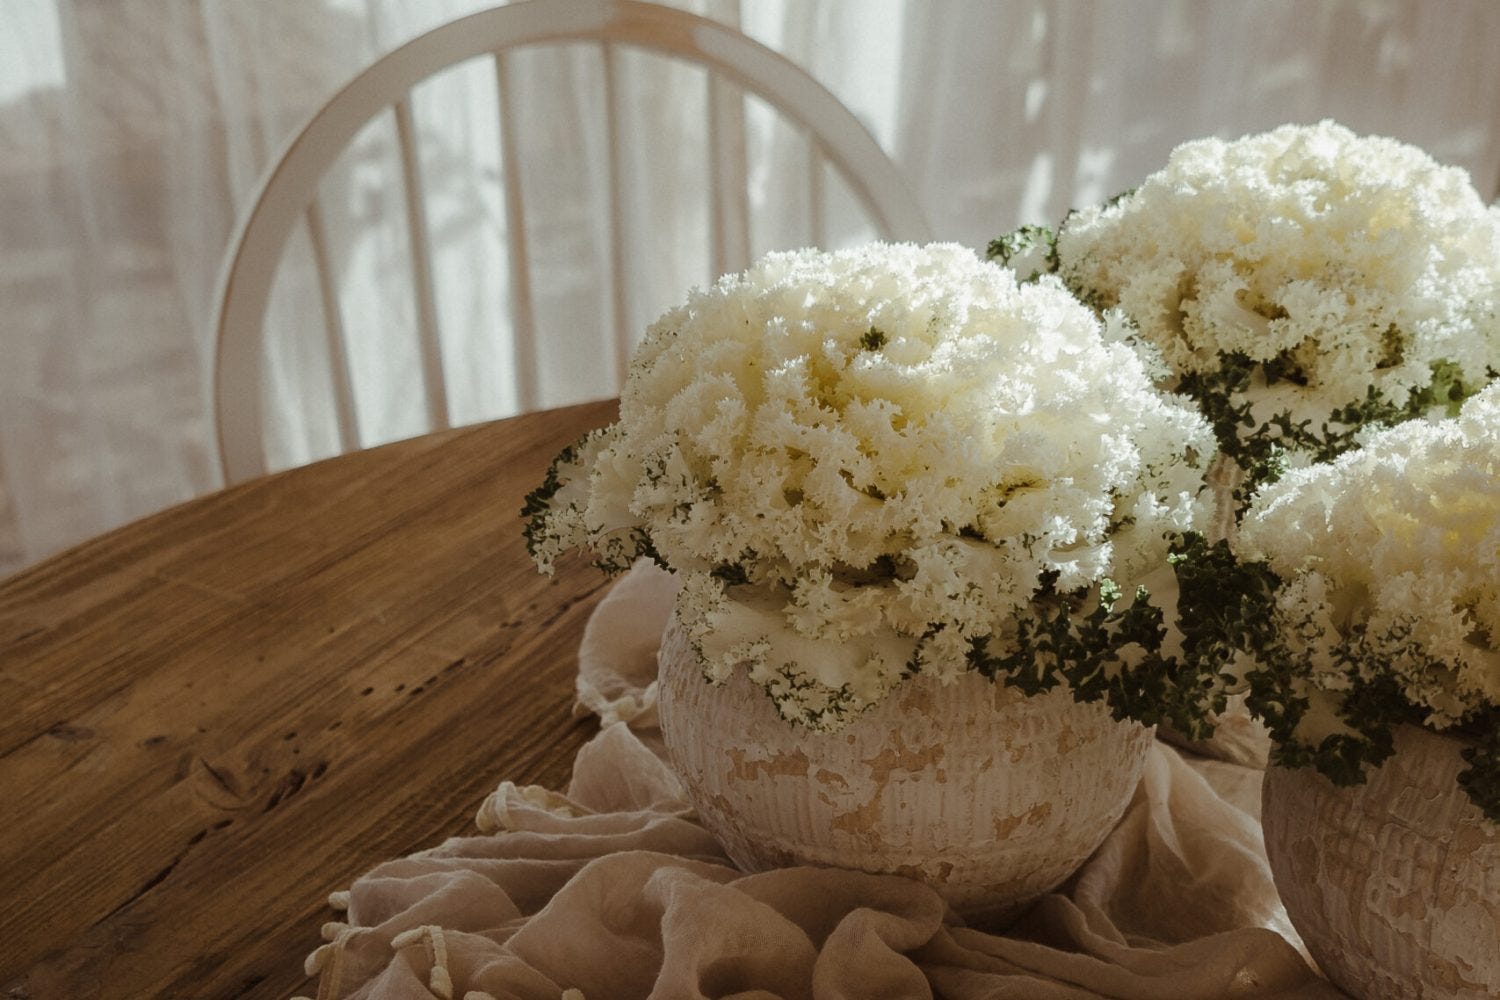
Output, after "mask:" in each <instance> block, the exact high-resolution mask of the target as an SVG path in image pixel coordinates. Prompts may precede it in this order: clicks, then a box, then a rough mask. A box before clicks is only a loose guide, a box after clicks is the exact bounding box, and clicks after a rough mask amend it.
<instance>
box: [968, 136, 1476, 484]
mask: <svg viewBox="0 0 1500 1000" xmlns="http://www.w3.org/2000/svg"><path fill="white" fill-rule="evenodd" d="M990 252H991V255H992V256H993V257H996V258H998V259H1000V260H1001V261H1002V262H1006V263H1009V264H1010V265H1011V266H1014V267H1015V268H1016V269H1017V270H1018V271H1021V272H1023V273H1030V274H1033V275H1034V274H1038V273H1045V272H1056V273H1057V274H1058V275H1059V276H1060V277H1061V278H1062V279H1063V281H1064V282H1065V283H1066V284H1067V286H1068V287H1069V288H1070V289H1072V290H1073V291H1074V292H1075V294H1077V295H1078V296H1079V297H1080V298H1081V299H1082V300H1083V301H1085V302H1087V303H1089V304H1090V305H1093V306H1094V307H1095V308H1096V309H1098V310H1100V311H1101V312H1104V311H1110V310H1117V311H1118V312H1119V313H1120V314H1121V315H1122V316H1123V317H1124V320H1125V322H1126V323H1128V325H1129V326H1130V327H1131V328H1132V329H1131V332H1130V336H1131V338H1132V339H1133V340H1134V341H1136V342H1137V343H1138V344H1139V345H1140V346H1141V347H1142V348H1143V349H1144V350H1145V351H1147V352H1148V353H1149V354H1150V355H1151V356H1152V357H1153V358H1154V359H1155V361H1156V363H1157V364H1158V365H1159V366H1160V367H1159V373H1160V374H1161V375H1162V376H1163V378H1164V381H1165V384H1166V385H1167V387H1168V388H1171V389H1173V390H1175V391H1177V392H1181V393H1183V394H1186V395H1188V396H1190V397H1192V398H1193V399H1194V400H1195V401H1196V402H1197V403H1198V405H1199V408H1200V410H1201V412H1203V414H1204V415H1205V416H1206V417H1207V418H1208V419H1209V420H1210V422H1211V423H1212V424H1213V425H1214V430H1215V433H1216V436H1217V438H1218V443H1219V447H1220V449H1221V451H1222V452H1223V453H1224V454H1225V455H1227V456H1229V457H1231V458H1233V459H1234V461H1235V462H1236V463H1237V464H1238V465H1239V466H1240V467H1241V468H1242V469H1244V470H1245V471H1246V473H1247V474H1248V481H1247V482H1246V483H1245V485H1244V486H1243V488H1242V489H1241V490H1240V492H1239V498H1240V499H1241V500H1244V499H1245V498H1248V496H1249V494H1250V492H1251V491H1252V490H1253V488H1254V486H1255V485H1257V484H1258V483H1260V482H1263V481H1268V480H1272V479H1274V478H1276V476H1277V475H1279V474H1280V473H1281V472H1282V471H1284V469H1285V468H1287V467H1296V466H1297V465H1300V464H1307V463H1309V462H1314V461H1325V460H1327V459H1329V458H1333V457H1335V456H1336V455H1338V454H1340V453H1342V452H1343V451H1346V450H1348V449H1349V448H1351V447H1354V446H1356V445H1357V444H1358V443H1359V441H1360V439H1361V438H1362V436H1363V435H1364V434H1365V433H1367V432H1368V430H1369V429H1371V428H1374V427H1380V426H1388V425H1391V424H1395V423H1399V422H1401V421H1403V420H1407V419H1411V418H1414V417H1418V416H1423V415H1425V414H1428V413H1431V412H1441V411H1447V412H1451V409H1452V408H1454V407H1456V405H1457V404H1458V403H1459V402H1461V401H1462V399H1464V398H1465V397H1466V396H1468V395H1470V394H1472V393H1473V392H1474V391H1475V390H1476V389H1478V388H1479V387H1481V386H1483V385H1484V384H1485V383H1486V382H1488V381H1489V379H1491V378H1492V377H1494V375H1495V372H1496V369H1497V368H1500V321H1497V306H1500V209H1495V208H1487V207H1486V206H1485V204H1484V203H1483V201H1482V200H1481V199H1480V197H1479V195H1478V193H1477V192H1476V191H1475V190H1474V187H1473V185H1472V183H1470V180H1469V177H1468V174H1467V173H1466V172H1464V171H1463V170H1461V169H1459V168H1455V167H1447V166H1442V165H1440V164H1438V163H1437V162H1435V161H1434V160H1433V159H1432V158H1431V157H1430V156H1428V155H1427V154H1426V153H1424V152H1423V151H1421V150H1419V149H1416V148H1415V147H1412V146H1409V145H1405V144H1403V143H1400V142H1397V141H1395V140H1392V139H1386V138H1378V137H1360V136H1356V135H1355V134H1354V133H1352V132H1350V131H1349V130H1348V129H1346V128H1344V127H1342V126H1340V125H1337V124H1335V123H1333V122H1327V121H1325V122H1322V123H1320V124H1317V125H1311V126H1303V125H1287V126H1283V127H1281V128H1278V129H1275V130H1273V131H1271V132H1267V133H1264V134H1261V135H1252V136H1247V137H1244V138H1241V139H1238V140H1235V141H1232V142H1226V141H1223V140H1220V139H1202V140H1198V141H1194V142H1189V143H1186V144H1184V145H1182V146H1180V147H1178V148H1177V149H1176V151H1174V152H1173V154H1172V156H1171V158H1170V160H1169V161H1168V163H1167V165H1166V167H1165V168H1163V169H1162V170H1160V171H1158V172H1157V173H1155V174H1152V175H1151V176H1150V177H1149V178H1147V179H1146V181H1145V182H1144V183H1143V184H1142V185H1141V186H1140V187H1139V188H1138V189H1136V190H1135V191H1133V192H1129V193H1127V194H1125V195H1123V196H1121V197H1119V198H1116V199H1114V200H1113V201H1111V202H1109V203H1107V204H1105V205H1100V206H1095V207H1092V208H1085V209H1082V210H1080V211H1076V212H1074V213H1072V214H1071V215H1069V216H1068V217H1067V219H1065V220H1064V221H1063V223H1062V224H1061V226H1060V227H1059V229H1058V232H1057V234H1056V236H1055V237H1054V236H1053V234H1052V233H1051V232H1049V231H1047V230H1045V229H1041V228H1038V227H1027V228H1025V229H1023V230H1020V231H1018V232H1016V233H1013V234H1011V235H1009V236H1007V237H1003V238H1001V239H999V240H996V241H995V242H994V243H993V244H991V248H990Z"/></svg>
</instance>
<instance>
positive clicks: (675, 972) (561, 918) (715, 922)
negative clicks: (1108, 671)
mask: <svg viewBox="0 0 1500 1000" xmlns="http://www.w3.org/2000/svg"><path fill="white" fill-rule="evenodd" d="M673 592H674V587H673V581H672V578H671V577H670V576H669V575H667V574H666V573H663V572H662V571H660V570H657V569H655V568H652V567H649V566H638V567H637V568H636V569H635V570H633V571H632V572H631V573H629V574H628V575H627V576H625V577H624V578H622V579H621V580H620V581H619V582H618V583H617V584H616V585H615V587H614V589H613V590H612V591H611V592H610V593H609V595H608V596H607V597H606V598H605V599H604V601H603V602H602V603H601V604H600V605H599V607H598V609H597V610H596V611H595V612H594V615H593V618H592V619H591V620H590V622H589V625H588V628H587V630H586V631H585V634H584V638H583V644H582V647H581V649H580V656H579V659H580V664H579V677H578V694H579V703H580V704H581V705H583V706H585V707H586V708H588V709H590V710H592V711H593V712H595V713H597V714H598V715H599V717H600V721H601V723H602V726H603V728H602V731H601V732H600V733H599V735H598V736H597V737H595V738H594V739H593V740H592V741H591V742H590V743H588V744H587V745H586V746H584V748H583V749H582V750H580V751H579V753H578V756H577V759H576V760H575V761H574V768H573V779H572V782H571V784H569V786H568V789H567V791H566V792H565V793H558V792H554V791H550V790H547V789H543V788H540V787H536V786H532V787H525V788H521V787H517V786H516V785H514V784H512V783H510V782H502V783H501V784H500V786H499V788H498V789H496V791H495V792H494V793H493V794H492V795H490V796H489V798H488V799H486V800H485V802H484V804H483V805H482V807H481V808H480V810H479V815H478V818H477V825H478V830H479V832H478V834H477V835H475V836H471V837H457V838H454V839H451V840H449V841H447V842H446V843H444V844H442V845H441V846H438V847H435V848H433V849H431V850H427V851H423V852H421V853H418V854H414V855H412V856H410V857H407V858H401V859H399V860H395V861H388V862H386V863H384V864H382V865H379V866H378V867H376V868H375V869H374V870H373V871H371V872H369V873H368V874H366V875H365V876H363V877H362V878H360V879H359V880H358V881H356V882H355V883H354V885H353V886H352V887H351V888H350V889H349V891H347V892H336V893H334V894H333V896H332V897H331V898H330V902H331V903H332V905H333V906H334V907H335V908H336V909H341V910H344V911H345V912H344V913H343V914H342V918H343V919H341V920H337V921H332V922H330V923H328V924H327V925H325V927H324V929H323V932H324V937H325V939H327V940H328V943H327V944H325V945H324V946H322V947H320V948H318V949H317V951H315V952H313V954H312V955H310V956H309V958H308V969H309V974H314V973H316V974H318V975H319V981H318V997H319V1000H331V998H335V997H360V998H366V997H368V998H381V1000H386V998H389V1000H396V998H401V1000H408V998H410V1000H430V998H432V997H434V996H437V997H442V998H445V1000H510V998H517V1000H519V998H525V1000H532V998H537V1000H543V998H545V1000H559V998H564V1000H613V998H630V997H651V998H661V1000H668V998H672V1000H676V998H698V997H735V998H740V1000H752V998H754V1000H773V998H785V1000H794V998H795V1000H804V998H805V1000H854V998H862V997H881V998H907V997H911V998H918V997H934V996H936V997H952V998H958V1000H967V998H981V997H983V998H1017V1000H1052V998H1057V1000H1064V998H1065V1000H1083V998H1094V997H1119V998H1129V1000H1175V998H1182V1000H1198V998H1201V1000H1221V998H1226V997H1236V998H1282V1000H1292V998H1296V1000H1314V998H1318V1000H1331V998H1339V997H1343V996H1344V994H1342V993H1340V992H1339V991H1337V990H1335V989H1334V988H1332V987H1331V986H1329V985H1328V983H1327V982H1325V981H1324V980H1322V979H1321V978H1319V977H1318V976H1317V975H1316V974H1315V973H1314V972H1313V971H1312V970H1311V969H1310V968H1309V966H1308V964H1307V962H1306V961H1305V959H1304V958H1303V957H1302V955H1301V954H1300V953H1299V948H1300V944H1293V943H1291V942H1295V941H1296V936H1295V933H1294V932H1293V931H1292V929H1291V926H1290V924H1289V923H1288V922H1287V918H1286V913H1285V911H1284V910H1283V909H1282V907H1281V904H1280V902H1279V901H1278V899H1277V896H1276V890H1275V888H1274V886H1273V885H1272V882H1271V874H1270V870H1269V868H1268V867H1267V864H1266V858H1265V849H1264V846H1263V844H1262V839H1261V829H1260V822H1259V818H1258V817H1259V810H1260V807H1259V798H1260V772H1259V771H1257V770H1255V769H1253V768H1248V767H1241V766H1239V765H1235V764H1228V763H1223V762H1218V761H1188V760H1185V759H1184V758H1183V757H1182V756H1181V755H1179V754H1178V753H1177V752H1176V751H1175V750H1173V749H1172V748H1171V747H1168V746H1166V745H1165V744H1163V743H1161V742H1158V743H1157V744H1156V746H1155V747H1154V748H1153V750H1152V752H1151V755H1150V757H1149V758H1148V760H1147V764H1146V769H1145V773H1144V774H1143V775H1142V777H1141V781H1140V785H1139V787H1138V788H1137V789H1136V792H1135V796H1134V799H1133V800H1132V802H1131V804H1130V806H1129V808H1128V809H1127V811H1126V813H1125V815H1124V817H1123V818H1122V819H1121V821H1120V823H1119V825H1118V827H1116V829H1115V830H1114V831H1113V832H1112V833H1111V834H1110V836H1109V837H1108V839H1106V840H1105V841H1104V843H1103V845H1102V846H1101V847H1100V848H1099V850H1098V851H1097V852H1096V853H1095V854H1094V856H1093V857H1092V858H1091V859H1090V860H1089V861H1088V862H1087V863H1086V864H1085V865H1084V866H1083V868H1082V869H1081V870H1080V871H1079V872H1078V873H1077V874H1076V875H1075V876H1074V877H1073V878H1072V879H1070V880H1069V881H1068V882H1066V883H1064V884H1063V885H1062V886H1061V887H1060V888H1059V889H1058V891H1056V892H1054V893H1051V894H1049V895H1047V896H1044V897H1043V898H1042V899H1041V900H1040V901H1039V902H1038V903H1037V904H1036V905H1035V906H1034V907H1032V908H1031V909H1030V910H1029V911H1028V912H1027V913H1026V914H1025V915H1023V916H1022V917H1021V918H1020V920H1019V921H1018V922H1017V923H1015V924H1013V925H1011V926H1010V927H1007V928H1004V929H1000V930H997V929H993V928H979V927H969V926H966V925H965V924H964V922H963V920H962V919H961V918H959V917H957V916H956V915H954V914H953V913H952V912H950V911H948V910H947V908H946V907H945V906H944V904H943V901H942V900H941V899H940V898H939V897H938V896H937V894H936V893H934V892H933V891H932V890H931V889H929V888H927V887H926V886H924V885H921V884H920V883H917V882H914V881H911V880H908V879H905V878H901V877H898V876H894V875H868V874H863V873H859V872H850V871H841V870H837V869H824V868H788V869H782V870H778V871H770V872H764V873H761V874H745V873H744V872H741V871H737V870H736V869H735V868H734V867H733V865H732V863H731V862H729V861H728V860H727V859H726V858H725V856H724V855H723V853H722V852H721V851H720V849H719V846H718V845H717V844H716V843H715V842H714V839H713V837H711V836H710V835H709V834H708V833H707V832H706V831H705V830H704V829H703V828H702V827H701V826H699V825H698V823H697V822H696V821H695V817H694V814H693V811H692V809H691V807H689V806H688V804H687V803H686V802H685V801H684V799H683V797H682V791H681V788H680V786H679V784H678V781H677V778H676V777H675V776H674V774H673V773H672V771H671V769H670V767H669V766H668V765H667V764H666V763H665V762H664V760H663V757H662V748H661V739H660V734H659V732H658V731H657V728H656V706H655V699H656V649H657V642H658V639H659V638H660V636H661V632H662V628H663V626H664V624H665V622H666V619H667V614H668V612H669V610H670V607H671V602H672V596H673Z"/></svg>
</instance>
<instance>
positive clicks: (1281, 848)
mask: <svg viewBox="0 0 1500 1000" xmlns="http://www.w3.org/2000/svg"><path fill="white" fill-rule="evenodd" d="M1462 749H1463V744H1462V743H1460V742H1459V741H1458V740H1456V739H1454V738H1452V737H1448V736H1441V735H1438V734H1436V733H1431V732H1428V731H1427V730H1424V729H1418V728H1415V727H1403V728H1402V729H1400V730H1398V731H1397V733H1396V753H1395V755H1394V756H1393V757H1391V758H1390V759H1389V760H1387V761H1386V762H1385V764H1384V765H1383V766H1382V767H1381V768H1380V769H1379V770H1377V771H1374V772H1373V773H1372V774H1371V775H1370V776H1369V780H1368V781H1367V782H1366V783H1365V784H1363V785H1359V786H1355V787H1352V788H1339V787H1337V786H1335V785H1334V784H1333V783H1332V782H1331V781H1329V780H1328V779H1327V778H1325V777H1323V776H1322V775H1321V774H1319V773H1317V772H1316V771H1314V770H1313V769H1312V768H1298V769H1295V770H1292V769H1288V768H1281V767H1272V768H1270V769H1269V770H1268V771H1267V772H1266V782H1265V790H1264V797H1263V800H1262V804H1261V805H1262V812H1263V822H1264V824H1265V833H1266V854H1267V855H1268V856H1269V858H1270V861H1271V871H1272V874H1273V875H1274V876H1275V878H1276V888H1277V890H1278V891H1279V892H1280V893H1281V899H1282V902H1284V903H1285V904H1286V909H1287V913H1288V915H1289V916H1290V917H1291V918H1292V923H1293V924H1294V925H1295V926H1296V928H1297V932H1298V933H1299V934H1301V935H1302V939H1303V941H1304V942H1305V943H1306V944H1307V950H1308V951H1309V952H1310V953H1311V954H1312V956H1313V958H1314V959H1316V960H1317V962H1318V965H1319V966H1320V967H1321V968H1322V969H1323V972H1324V974H1325V975H1327V976H1328V978H1329V979H1331V980H1332V981H1333V982H1334V983H1336V984H1337V985H1338V986H1339V987H1340V988H1341V989H1343V990H1345V991H1346V992H1348V993H1350V994H1352V995H1353V996H1355V997H1360V998H1364V1000H1377V998H1379V1000H1384V998H1415V997H1421V998H1435V997H1451V998H1459V1000H1489V998H1494V997H1500V825H1497V824H1494V823H1491V822H1489V821H1488V820H1486V819H1485V818H1484V815H1483V814H1482V813H1481V812H1480V811H1479V809H1478V808H1477V807H1476V806H1475V805H1474V804H1473V803H1472V802H1470V801H1469V799H1468V797H1467V796H1466V795H1465V794H1464V792H1463V790H1462V789H1461V788H1459V786H1458V783H1457V776H1458V772H1459V771H1460V770H1462V769H1463V767H1464V763H1463V760H1462V759H1461V758H1460V756H1459V754H1460V751H1461V750H1462Z"/></svg>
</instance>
